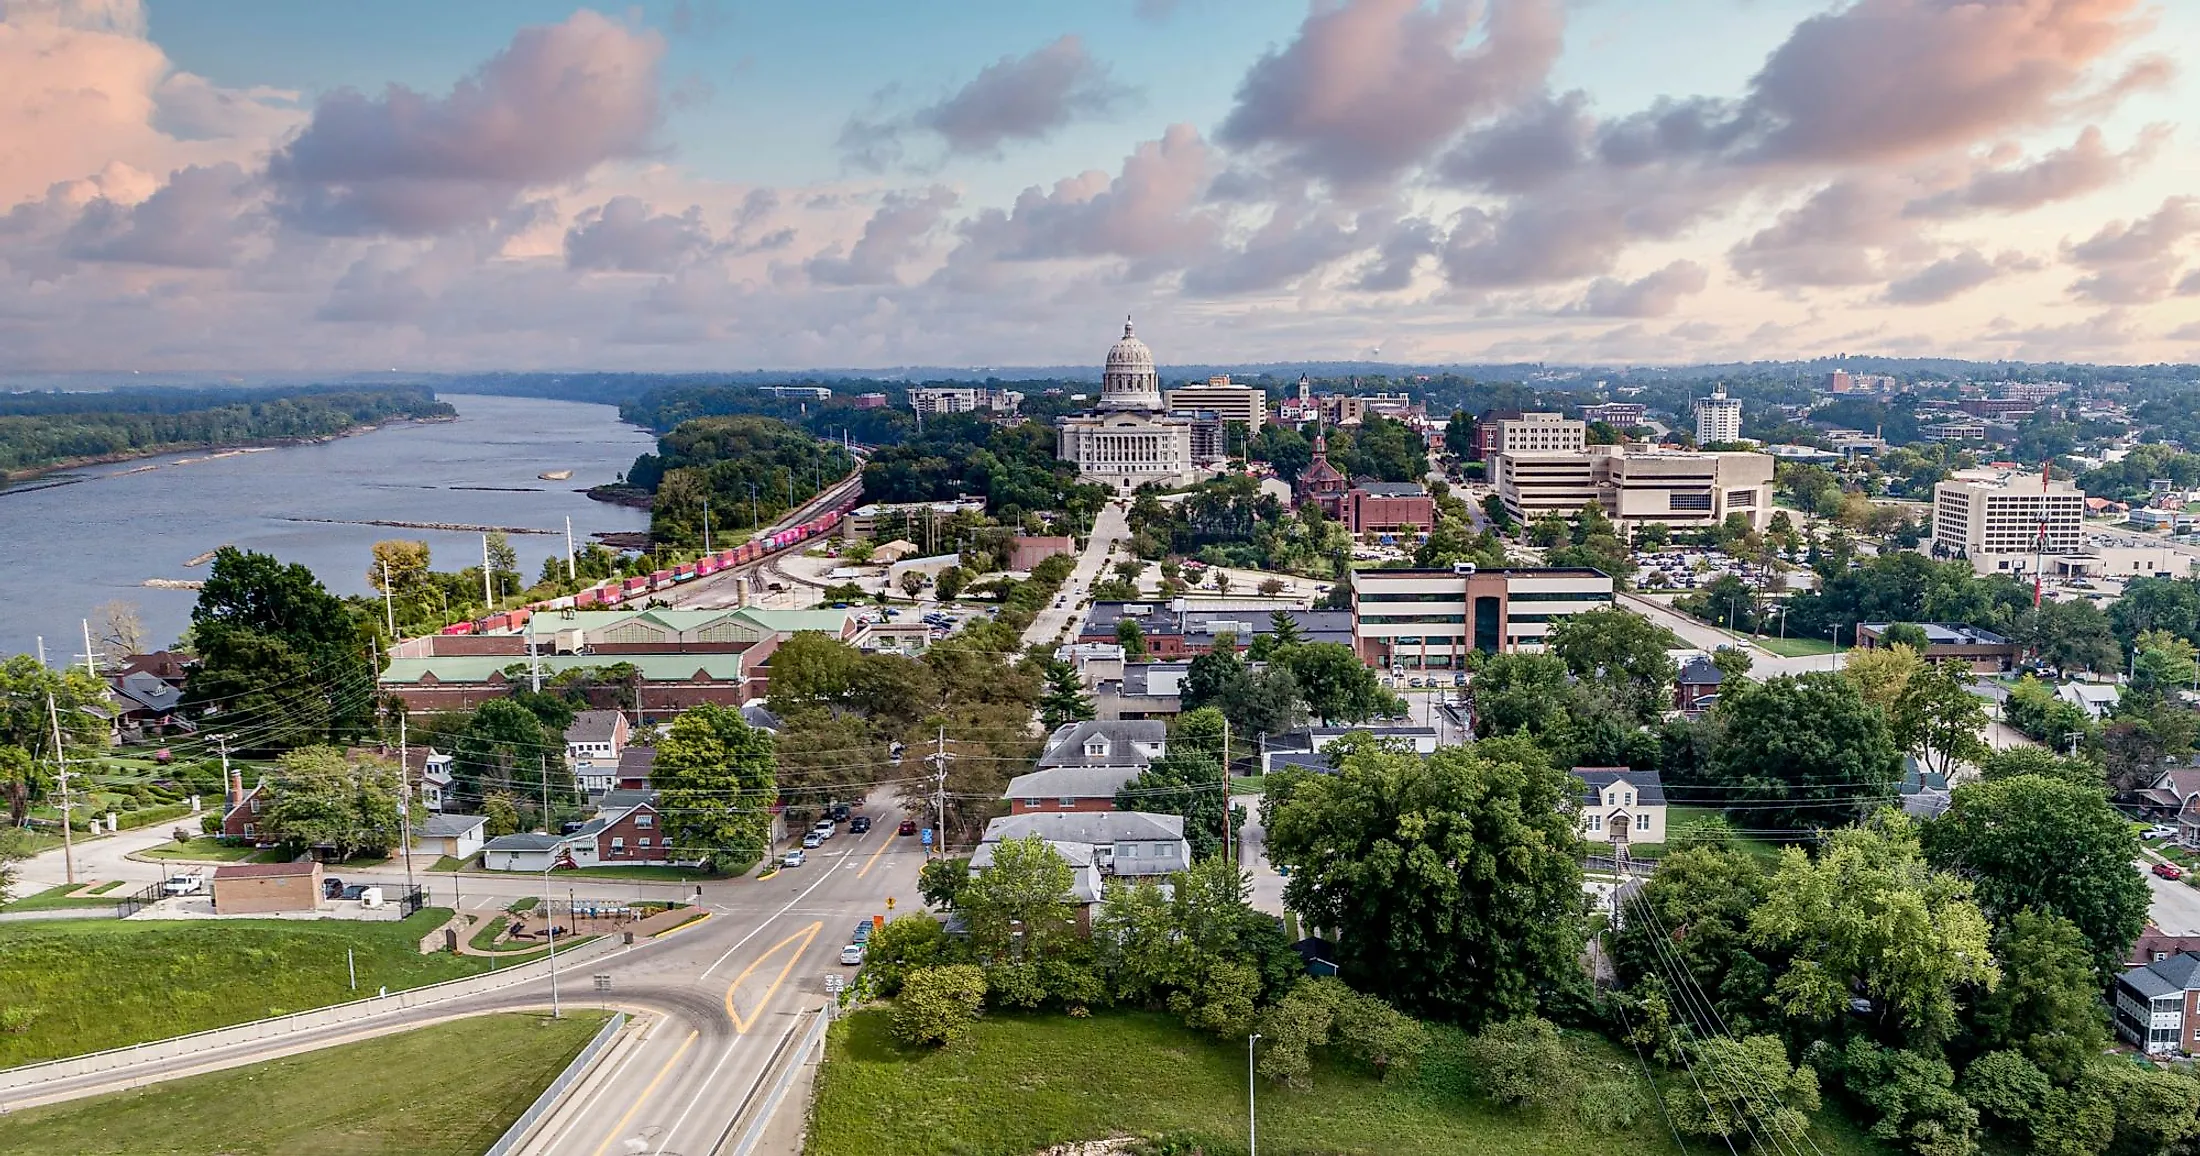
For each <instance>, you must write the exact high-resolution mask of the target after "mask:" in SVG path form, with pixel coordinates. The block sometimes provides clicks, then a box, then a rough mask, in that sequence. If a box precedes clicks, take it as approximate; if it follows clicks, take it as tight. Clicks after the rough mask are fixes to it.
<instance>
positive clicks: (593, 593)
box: [573, 586, 603, 610]
mask: <svg viewBox="0 0 2200 1156" xmlns="http://www.w3.org/2000/svg"><path fill="white" fill-rule="evenodd" d="M602 601H603V588H602V587H600V586H591V587H589V588H588V589H586V590H583V591H581V592H580V593H578V594H575V595H574V596H573V607H574V609H576V610H585V609H587V608H588V607H591V606H595V605H597V604H599V603H601V602H602Z"/></svg>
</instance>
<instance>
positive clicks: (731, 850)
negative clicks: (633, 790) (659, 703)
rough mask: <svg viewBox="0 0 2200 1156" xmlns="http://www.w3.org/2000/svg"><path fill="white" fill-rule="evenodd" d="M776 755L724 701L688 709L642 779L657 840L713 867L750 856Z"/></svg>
mask: <svg viewBox="0 0 2200 1156" xmlns="http://www.w3.org/2000/svg"><path fill="white" fill-rule="evenodd" d="M778 778H779V765H778V759H777V756H776V754H775V751H774V747H773V743H772V736H771V734H770V733H769V732H767V731H762V730H758V729H757V728H755V727H752V726H750V725H749V724H748V722H747V720H745V719H743V718H742V717H741V712H740V711H738V710H735V709H733V708H731V707H722V706H718V705H715V704H713V703H704V704H703V705H701V706H696V707H690V708H689V709H687V710H685V711H682V712H681V713H680V717H679V718H677V719H674V720H673V722H672V727H671V729H670V730H668V731H666V732H665V737H664V738H662V739H659V740H658V742H657V761H656V763H655V765H653V766H652V767H651V768H650V772H649V783H650V786H651V787H653V788H655V789H656V791H657V795H658V799H659V802H660V810H661V812H662V813H663V815H664V820H665V839H666V841H667V842H668V843H669V844H670V845H672V846H673V847H676V848H678V852H677V854H678V856H679V857H680V858H685V859H707V860H710V861H711V862H712V863H714V864H715V865H717V866H718V867H720V868H726V867H729V866H731V865H733V864H737V863H742V862H754V861H755V859H756V858H757V857H760V856H761V855H763V853H764V851H765V850H766V847H767V844H768V843H769V841H770V832H771V811H770V807H771V804H772V801H773V799H774V798H776V797H777V795H778V793H779V791H778Z"/></svg>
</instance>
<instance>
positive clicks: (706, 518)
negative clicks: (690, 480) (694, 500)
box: [703, 496, 711, 554]
mask: <svg viewBox="0 0 2200 1156" xmlns="http://www.w3.org/2000/svg"><path fill="white" fill-rule="evenodd" d="M703 553H705V554H708V553H711V548H710V498H709V497H707V496H706V497H705V498H704V499H703Z"/></svg>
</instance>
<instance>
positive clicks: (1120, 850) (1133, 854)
mask: <svg viewBox="0 0 2200 1156" xmlns="http://www.w3.org/2000/svg"><path fill="white" fill-rule="evenodd" d="M1115 853H1116V854H1118V855H1121V856H1122V857H1123V858H1125V859H1136V858H1138V844H1136V843H1118V844H1116V845H1115Z"/></svg>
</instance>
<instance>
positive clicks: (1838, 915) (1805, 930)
mask: <svg viewBox="0 0 2200 1156" xmlns="http://www.w3.org/2000/svg"><path fill="white" fill-rule="evenodd" d="M1970 892H1971V889H1970V885H1969V884H1967V883H1965V882H1964V881H1963V880H1961V879H1959V878H1957V877H1956V876H1953V875H1949V874H1947V873H1945V872H1941V871H1936V870H1933V869H1932V868H1931V867H1930V866H1929V865H1927V863H1926V862H1925V859H1924V857H1923V855H1922V854H1921V853H1920V852H1919V850H1918V846H1917V835H1916V829H1915V826H1914V825H1913V824H1912V823H1911V821H1910V820H1909V819H1908V818H1906V817H1905V816H1903V815H1902V813H1901V812H1899V811H1885V812H1881V813H1880V814H1879V815H1878V816H1875V817H1874V819H1873V823H1872V825H1871V826H1869V827H1849V828H1844V829H1841V830H1838V831H1829V832H1827V833H1826V837H1825V843H1824V844H1823V847H1822V849H1821V850H1820V852H1819V855H1818V857H1817V858H1816V859H1812V858H1810V857H1808V856H1806V855H1804V854H1803V853H1802V852H1801V851H1800V850H1797V849H1795V848H1792V847H1790V848H1788V849H1787V850H1785V851H1783V852H1781V855H1780V866H1779V869H1778V870H1777V871H1775V872H1774V873H1773V877H1772V886H1771V889H1770V890H1769V892H1768V893H1767V894H1766V896H1765V900H1764V902H1763V903H1761V904H1759V905H1758V907H1757V908H1756V909H1755V910H1754V911H1752V912H1751V913H1750V933H1751V935H1752V937H1753V938H1754V939H1755V940H1756V942H1757V943H1758V944H1759V945H1760V946H1763V947H1769V948H1773V949H1775V950H1778V951H1782V952H1786V953H1788V954H1789V955H1791V956H1793V958H1794V963H1793V964H1791V965H1790V966H1789V967H1788V969H1787V970H1786V971H1785V972H1784V973H1782V974H1781V975H1780V977H1779V978H1778V979H1777V980H1776V981H1775V982H1774V984H1773V1000H1774V1002H1775V1003H1776V1005H1777V1006H1778V1007H1779V1008H1780V1010H1781V1011H1783V1012H1784V1013H1786V1014H1787V1015H1788V1016H1790V1017H1792V1018H1795V1019H1801V1020H1807V1021H1812V1022H1816V1023H1829V1022H1833V1021H1836V1020H1838V1019H1840V1018H1841V1017H1842V1016H1844V1015H1847V1014H1849V1001H1850V1000H1851V999H1852V998H1854V997H1855V995H1856V994H1857V993H1859V992H1861V993H1863V994H1864V995H1865V996H1867V997H1869V998H1870V1000H1871V1003H1872V1008H1873V1011H1872V1013H1871V1014H1872V1020H1873V1022H1874V1023H1875V1024H1876V1025H1878V1026H1879V1027H1880V1028H1881V1029H1882V1030H1884V1031H1899V1032H1901V1033H1903V1034H1905V1035H1907V1036H1908V1037H1909V1038H1910V1039H1911V1040H1913V1041H1915V1042H1916V1043H1918V1044H1920V1045H1925V1046H1930V1045H1936V1044H1938V1043H1939V1042H1940V1041H1942V1040H1945V1039H1947V1038H1948V1037H1949V1036H1950V1035H1951V1034H1952V1033H1953V1032H1954V1030H1955V1026H1956V1007H1957V1003H1956V992H1957V990H1958V989H1959V988H1962V987H1964V986H1966V985H1971V984H1978V985H1983V986H1989V987H1990V986H1992V985H1993V984H1994V983H1995V982H1996V981H1997V980H1998V979H1999V975H2000V973H1999V972H1998V971H1997V969H1996V968H1995V966H1994V962H1993V956H1992V953H1991V951H1990V950H1989V947H1988V935H1989V925H1988V923H1987V921H1986V916H1985V914H1984V913H1983V912H1981V911H1980V910H1979V908H1978V905H1977V904H1975V903H1973V902H1972V901H1971V894H1970Z"/></svg>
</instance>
